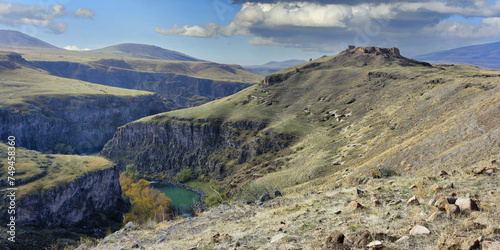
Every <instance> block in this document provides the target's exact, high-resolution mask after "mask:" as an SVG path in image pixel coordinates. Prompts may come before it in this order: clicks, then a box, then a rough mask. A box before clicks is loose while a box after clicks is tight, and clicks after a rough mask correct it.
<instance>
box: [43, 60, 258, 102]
mask: <svg viewBox="0 0 500 250" xmlns="http://www.w3.org/2000/svg"><path fill="white" fill-rule="evenodd" d="M33 65H34V66H35V67H37V68H40V69H43V70H46V71H48V72H49V73H50V74H52V75H55V76H59V77H65V78H72V79H79V80H83V81H87V82H92V83H98V84H104V85H108V86H114V87H120V88H127V89H137V90H146V91H152V92H155V93H157V94H159V95H161V96H163V97H165V98H168V99H170V100H172V101H173V102H174V103H175V104H177V105H179V106H181V107H190V106H195V105H199V104H202V103H205V102H208V101H212V100H215V99H218V98H221V97H225V96H228V95H232V94H234V93H236V92H238V91H240V90H242V89H244V88H246V87H249V86H251V85H252V84H254V83H257V82H258V81H259V79H260V78H259V77H258V76H257V75H253V74H251V73H250V72H246V71H245V70H244V69H243V68H241V67H239V66H235V65H223V64H216V63H208V62H193V63H191V62H170V61H167V62H162V61H153V60H151V61H137V60H127V61H124V60H114V59H103V60H98V61H93V62H88V63H80V62H65V61H58V62H51V61H38V62H33ZM207 71H213V72H211V73H206V72H207Z"/></svg>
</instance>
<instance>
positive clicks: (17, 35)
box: [0, 30, 61, 50]
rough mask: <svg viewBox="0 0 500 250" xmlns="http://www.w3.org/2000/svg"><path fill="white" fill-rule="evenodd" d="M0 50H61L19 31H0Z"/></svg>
mask: <svg viewBox="0 0 500 250" xmlns="http://www.w3.org/2000/svg"><path fill="white" fill-rule="evenodd" d="M0 49H2V50H8V49H10V50H24V49H45V50H47V49H50V50H61V49H60V48H58V47H56V46H53V45H51V44H48V43H46V42H44V41H42V40H39V39H36V38H34V37H32V36H28V35H26V34H23V33H21V32H19V31H14V30H0Z"/></svg>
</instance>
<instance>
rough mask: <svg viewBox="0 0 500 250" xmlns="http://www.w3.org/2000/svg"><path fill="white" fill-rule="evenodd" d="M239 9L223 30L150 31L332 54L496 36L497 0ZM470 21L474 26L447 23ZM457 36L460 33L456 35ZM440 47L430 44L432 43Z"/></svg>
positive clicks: (270, 1) (287, 1) (284, 3)
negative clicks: (235, 39)
mask: <svg viewBox="0 0 500 250" xmlns="http://www.w3.org/2000/svg"><path fill="white" fill-rule="evenodd" d="M233 4H240V5H241V9H240V10H239V12H238V13H237V14H236V15H235V16H234V17H233V18H232V19H231V21H230V23H229V24H227V25H224V26H223V25H219V24H217V23H214V22H210V23H207V24H202V25H200V24H193V25H185V26H180V25H177V24H176V25H174V26H173V27H171V28H169V29H163V28H161V27H157V28H156V32H157V33H159V34H163V35H172V36H193V37H204V38H217V37H219V36H247V37H249V40H248V41H247V43H248V44H251V45H266V46H285V47H296V48H302V49H305V50H316V51H332V50H333V51H336V50H338V48H339V45H342V46H344V45H346V44H354V45H357V46H362V45H376V46H399V45H403V46H404V45H407V46H410V45H412V46H414V45H416V46H417V47H418V46H423V45H421V43H422V42H423V41H424V40H425V39H427V40H431V41H430V42H426V46H433V45H432V43H434V40H437V39H435V38H436V37H442V38H445V39H457V38H461V39H465V38H482V37H492V36H500V27H499V22H498V16H500V1H498V2H492V1H488V0H446V1H442V0H406V1H396V0H375V1H368V0H353V1H351V0H349V1H348V0H337V1H331V0H328V1H327V0H316V1H303V0H302V1H296V0H280V1H277V0H276V1H275V0H248V1H246V0H243V1H241V0H233ZM450 17H461V18H463V19H467V18H470V17H472V18H476V19H480V20H482V21H481V22H480V23H471V22H467V21H450V20H449V19H450ZM459 31H460V32H459ZM438 42H441V43H442V42H444V41H443V40H441V41H435V43H438Z"/></svg>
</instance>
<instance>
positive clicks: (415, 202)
mask: <svg viewBox="0 0 500 250" xmlns="http://www.w3.org/2000/svg"><path fill="white" fill-rule="evenodd" d="M406 205H407V206H412V205H414V206H418V205H420V202H419V201H418V199H417V197H415V196H413V197H411V198H410V199H409V200H408V201H407V202H406Z"/></svg>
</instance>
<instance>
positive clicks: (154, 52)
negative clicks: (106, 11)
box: [92, 43, 202, 61]
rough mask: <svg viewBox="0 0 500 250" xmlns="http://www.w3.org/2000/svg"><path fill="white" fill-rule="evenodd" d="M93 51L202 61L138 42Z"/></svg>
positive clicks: (158, 58) (123, 55)
mask: <svg viewBox="0 0 500 250" xmlns="http://www.w3.org/2000/svg"><path fill="white" fill-rule="evenodd" d="M92 52H98V53H104V54H110V55H114V56H119V57H132V58H141V59H155V60H168V61H202V60H200V59H197V58H194V57H191V56H188V55H185V54H182V53H180V52H177V51H173V50H168V49H164V48H160V47H158V46H154V45H146V44H137V43H122V44H118V45H114V46H109V47H105V48H102V49H96V50H92Z"/></svg>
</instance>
